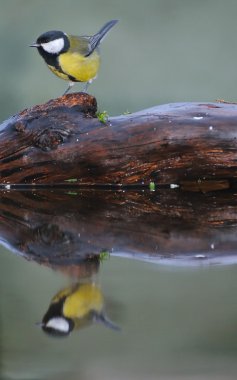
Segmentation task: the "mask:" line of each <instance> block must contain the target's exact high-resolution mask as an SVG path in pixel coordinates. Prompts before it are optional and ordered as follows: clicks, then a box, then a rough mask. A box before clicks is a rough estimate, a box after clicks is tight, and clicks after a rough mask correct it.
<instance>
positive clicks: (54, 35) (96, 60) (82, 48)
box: [30, 20, 118, 95]
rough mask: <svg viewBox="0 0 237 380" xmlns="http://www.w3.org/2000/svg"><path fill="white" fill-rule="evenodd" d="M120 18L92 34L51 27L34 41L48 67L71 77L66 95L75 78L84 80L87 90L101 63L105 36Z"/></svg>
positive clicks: (64, 77) (78, 80)
mask: <svg viewBox="0 0 237 380" xmlns="http://www.w3.org/2000/svg"><path fill="white" fill-rule="evenodd" d="M117 22H118V20H111V21H108V22H107V23H106V24H105V25H104V26H103V27H102V28H101V29H100V30H99V32H98V33H96V34H95V35H93V36H72V35H68V34H66V33H64V32H62V31H58V30H51V31H49V32H46V33H43V34H41V35H40V36H39V37H38V38H37V40H36V42H35V43H33V44H32V45H30V46H31V47H36V48H37V49H38V52H39V54H40V55H41V56H42V57H43V59H44V61H45V62H46V64H47V66H48V68H49V69H50V70H51V71H52V72H53V73H54V74H55V75H57V76H58V77H60V78H62V79H64V80H67V81H69V86H68V88H67V89H66V91H65V92H64V95H65V94H66V93H67V92H68V91H69V90H70V88H71V87H72V86H73V85H74V84H75V83H76V82H84V83H85V87H84V89H83V91H84V92H86V91H87V88H88V85H89V84H90V83H91V82H92V81H93V80H94V79H95V78H96V76H97V73H98V70H99V67H100V53H99V49H98V48H99V45H100V43H101V41H102V39H103V38H104V36H105V35H106V34H107V33H108V32H109V30H110V29H111V28H112V27H113V26H114V25H115V24H116V23H117Z"/></svg>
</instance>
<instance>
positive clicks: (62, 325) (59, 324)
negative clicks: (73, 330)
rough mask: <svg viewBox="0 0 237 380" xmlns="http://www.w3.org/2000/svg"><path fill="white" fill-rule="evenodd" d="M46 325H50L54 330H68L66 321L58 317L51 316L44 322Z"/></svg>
mask: <svg viewBox="0 0 237 380" xmlns="http://www.w3.org/2000/svg"><path fill="white" fill-rule="evenodd" d="M46 327H51V328H52V329H54V330H58V331H61V332H64V333H67V332H68V331H69V323H68V321H66V320H65V319H64V318H60V317H56V318H51V319H50V320H49V321H48V323H46Z"/></svg>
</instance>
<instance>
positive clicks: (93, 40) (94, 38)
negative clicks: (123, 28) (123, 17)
mask: <svg viewBox="0 0 237 380" xmlns="http://www.w3.org/2000/svg"><path fill="white" fill-rule="evenodd" d="M117 22H118V20H111V21H108V22H107V23H106V24H105V25H104V26H102V28H101V29H100V30H99V32H98V33H96V34H95V35H94V36H92V37H91V38H90V45H91V49H90V52H89V54H88V55H90V54H91V53H92V52H93V51H94V50H95V49H96V48H97V46H98V45H99V44H100V43H101V41H102V39H103V38H104V36H105V35H106V34H107V33H108V31H109V30H110V29H111V28H112V27H113V26H114V25H115V24H117Z"/></svg>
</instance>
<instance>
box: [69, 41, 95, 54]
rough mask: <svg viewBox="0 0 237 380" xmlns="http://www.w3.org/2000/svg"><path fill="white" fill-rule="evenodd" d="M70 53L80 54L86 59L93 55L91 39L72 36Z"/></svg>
mask: <svg viewBox="0 0 237 380" xmlns="http://www.w3.org/2000/svg"><path fill="white" fill-rule="evenodd" d="M70 51H71V52H75V53H80V54H81V55H84V56H85V57H86V56H88V55H90V53H91V44H90V37H87V36H82V37H78V36H70Z"/></svg>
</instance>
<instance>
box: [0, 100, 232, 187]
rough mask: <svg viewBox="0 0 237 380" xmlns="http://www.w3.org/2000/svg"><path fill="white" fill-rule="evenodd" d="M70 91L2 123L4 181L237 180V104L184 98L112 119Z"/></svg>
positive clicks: (224, 183) (0, 176)
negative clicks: (101, 116)
mask: <svg viewBox="0 0 237 380" xmlns="http://www.w3.org/2000/svg"><path fill="white" fill-rule="evenodd" d="M96 112H97V105H96V100H95V98H93V97H92V96H90V95H87V94H82V93H75V94H68V95H65V96H63V97H61V98H58V99H56V100H51V101H49V102H48V103H46V104H43V105H41V106H35V107H33V108H30V109H27V110H25V111H23V112H21V113H19V114H18V115H16V116H14V117H12V118H10V119H9V120H7V121H6V122H4V123H3V124H2V125H1V126H0V184H2V186H6V185H15V184H18V185H22V186H24V185H33V186H36V185H45V186H48V185H53V186H56V185H68V184H72V183H73V184H74V185H84V186H87V185H89V186H99V185H105V186H107V185H112V186H121V185H123V186H131V185H138V186H141V185H147V184H149V183H150V182H151V181H152V182H155V183H156V184H157V185H167V184H179V185H181V186H183V187H184V188H185V187H186V188H187V189H188V188H189V189H190V190H194V191H195V190H198V189H201V190H202V188H204V189H205V188H209V189H210V190H213V189H215V188H217V189H220V188H221V189H226V188H229V187H230V186H231V185H232V184H233V183H235V181H236V179H237V139H236V138H237V105H236V104H226V103H177V104H168V105H163V106H156V107H153V108H151V109H147V110H144V111H141V112H138V113H134V114H130V115H123V116H118V117H111V118H109V119H108V120H107V121H106V122H105V124H104V123H102V122H100V121H99V120H98V118H97V116H96Z"/></svg>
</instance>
